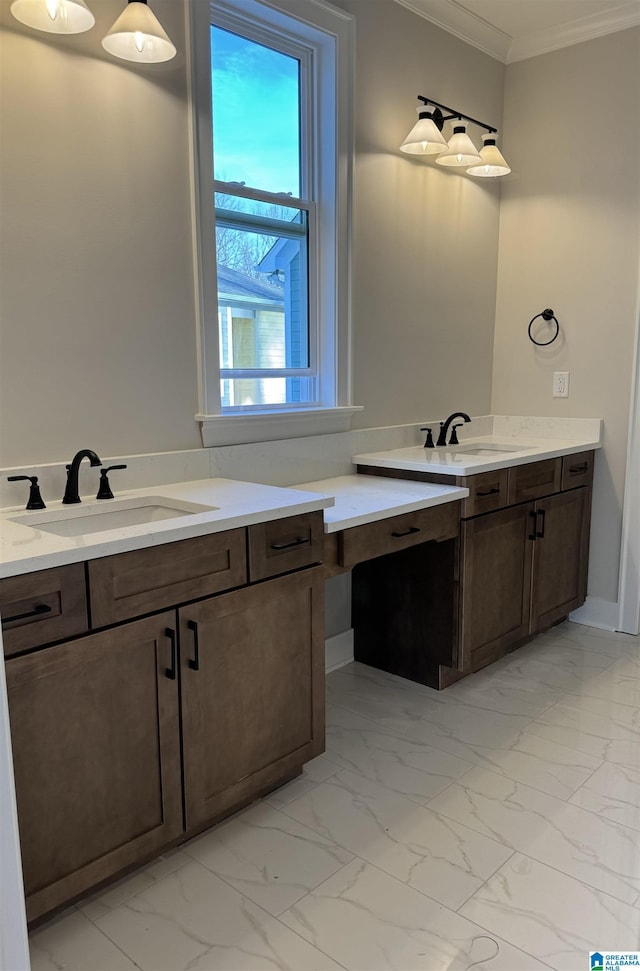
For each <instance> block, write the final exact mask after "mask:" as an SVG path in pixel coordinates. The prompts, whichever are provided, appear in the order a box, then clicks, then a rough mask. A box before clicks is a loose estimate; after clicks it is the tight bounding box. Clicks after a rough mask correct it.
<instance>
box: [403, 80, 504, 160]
mask: <svg viewBox="0 0 640 971" xmlns="http://www.w3.org/2000/svg"><path fill="white" fill-rule="evenodd" d="M418 101H420V102H422V103H421V105H420V106H419V107H418V108H416V111H417V112H418V120H417V122H416V123H415V125H414V126H413V128H412V129H411V131H410V132H409V134H408V135H407V137H406V138H405V140H404V142H403V143H402V145H401V146H400V151H402V152H406V153H407V154H409V155H435V156H436V159H435V161H436V164H438V165H446V166H451V167H453V168H464V169H466V174H467V175H473V176H476V177H478V178H485V179H486V178H496V177H498V176H501V175H508V174H509V172H510V171H511V169H510V167H509V165H508V164H507V162H506V160H505V158H504V155H503V154H502V152H501V151H500V149H499V148H498V146H497V144H496V135H497V134H498V129H497V128H494V127H493V126H492V125H487V124H485V122H483V121H478V119H477V118H471V116H470V115H465V114H463V113H462V112H461V111H458V110H457V109H456V108H450V107H448V105H443V104H440V103H439V102H438V101H433V100H432V99H431V98H425V97H424V95H421V94H419V95H418ZM445 112H447V114H445ZM446 121H451V122H452V124H453V134H452V135H451V137H450V139H449V141H448V142H447V140H446V139H445V138H444V136H443V134H442V129H443V128H444V123H445V122H446ZM469 124H473V125H477V126H478V127H479V128H484V130H485V134H484V135H483V136H482V137H483V142H484V144H483V146H482V148H481V149H480V151H478V149H477V148H476V146H475V145H474V144H473V142H472V141H471V139H470V138H469V136H468V135H467V128H468V126H469Z"/></svg>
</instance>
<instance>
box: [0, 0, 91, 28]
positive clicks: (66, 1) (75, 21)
mask: <svg viewBox="0 0 640 971" xmlns="http://www.w3.org/2000/svg"><path fill="white" fill-rule="evenodd" d="M10 9H11V13H12V14H13V16H14V17H15V18H16V20H19V21H20V23H21V24H25V25H26V26H27V27H33V28H34V29H35V30H46V31H47V33H49V34H82V33H83V32H84V31H85V30H90V29H91V27H93V25H94V24H95V22H96V18H95V17H94V16H93V14H92V13H91V11H90V10H89V8H88V7H87V5H86V3H85V2H84V0H13V3H12V4H11V7H10Z"/></svg>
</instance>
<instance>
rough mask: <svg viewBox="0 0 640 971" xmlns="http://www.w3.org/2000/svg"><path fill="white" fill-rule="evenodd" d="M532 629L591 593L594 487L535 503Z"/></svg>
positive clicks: (554, 618) (544, 625)
mask: <svg viewBox="0 0 640 971" xmlns="http://www.w3.org/2000/svg"><path fill="white" fill-rule="evenodd" d="M535 509H536V520H537V522H536V533H537V538H536V541H535V544H534V548H533V579H532V605H531V633H533V634H535V633H537V632H538V631H541V630H545V628H547V627H550V626H551V625H552V624H554V623H556V621H558V620H560V619H561V618H563V617H566V616H567V614H568V613H569V612H570V611H571V610H575V609H576V607H579V606H580V604H582V603H584V600H585V597H586V593H587V589H586V588H587V568H588V556H589V519H590V512H591V490H590V489H589V488H586V487H583V488H579V489H572V490H571V491H570V492H563V493H561V494H560V495H556V496H549V497H548V498H547V499H541V500H539V501H538V502H537V503H536V504H535Z"/></svg>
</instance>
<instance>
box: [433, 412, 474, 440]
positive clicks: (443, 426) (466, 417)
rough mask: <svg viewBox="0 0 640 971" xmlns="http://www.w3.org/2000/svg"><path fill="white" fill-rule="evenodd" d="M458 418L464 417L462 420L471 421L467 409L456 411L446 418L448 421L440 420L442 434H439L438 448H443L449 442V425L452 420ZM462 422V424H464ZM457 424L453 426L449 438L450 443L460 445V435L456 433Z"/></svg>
mask: <svg viewBox="0 0 640 971" xmlns="http://www.w3.org/2000/svg"><path fill="white" fill-rule="evenodd" d="M456 418H462V422H468V421H471V419H470V418H469V415H468V414H467V413H466V412H465V411H454V413H453V414H452V415H449V417H448V418H447V419H446V421H441V422H440V434H439V435H438V441H437V442H436V448H443V447H444V446H445V445H446V444H447V432H448V431H449V426H450V425H451V422H452V421H454V419H456ZM462 422H461V424H462ZM456 428H457V425H454V426H453V430H452V432H451V438H450V439H449V445H458V435H457V433H456Z"/></svg>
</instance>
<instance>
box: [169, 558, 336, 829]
mask: <svg viewBox="0 0 640 971" xmlns="http://www.w3.org/2000/svg"><path fill="white" fill-rule="evenodd" d="M323 587H324V584H323V573H322V568H321V567H318V568H314V569H310V570H303V571H301V572H299V573H294V574H290V575H289V576H285V577H281V578H279V579H276V580H269V581H265V582H264V583H259V584H256V585H255V586H252V587H247V588H245V589H244V590H238V591H236V592H234V593H229V594H221V595H220V596H217V597H212V598H210V599H209V600H205V601H202V602H200V603H198V604H192V605H191V606H188V607H183V608H181V610H180V645H181V652H180V653H181V677H182V732H183V751H184V787H185V806H186V820H187V829H190V830H193V829H195V828H197V827H201V826H202V825H203V824H204V823H207V822H211V821H213V820H215V819H217V818H220V817H221V816H223V815H225V813H226V812H228V811H229V809H230V808H235V807H236V806H238V805H240V804H241V803H242V802H248V801H249V800H250V799H252V798H254V797H255V796H257V795H259V794H260V793H261V792H263V791H266V790H267V789H268V788H270V787H273V785H274V784H277V783H278V782H279V781H280V780H282V779H284V778H285V777H286V776H287V774H288V775H292V774H294V773H295V771H296V770H297V769H299V768H300V767H301V766H302V764H303V763H304V762H306V761H308V759H310V758H312V757H313V756H314V755H317V754H319V753H320V752H321V751H323V750H324V704H325V698H324V631H323V621H324V616H323Z"/></svg>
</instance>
